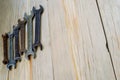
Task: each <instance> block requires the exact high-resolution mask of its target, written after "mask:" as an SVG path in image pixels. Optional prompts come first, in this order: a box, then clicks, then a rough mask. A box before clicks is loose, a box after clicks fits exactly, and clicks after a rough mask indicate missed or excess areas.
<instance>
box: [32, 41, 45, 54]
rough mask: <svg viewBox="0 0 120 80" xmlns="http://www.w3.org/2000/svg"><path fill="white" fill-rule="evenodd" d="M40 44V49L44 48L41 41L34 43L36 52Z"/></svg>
mask: <svg viewBox="0 0 120 80" xmlns="http://www.w3.org/2000/svg"><path fill="white" fill-rule="evenodd" d="M38 46H40V49H41V50H43V46H42V44H41V43H40V42H39V43H34V44H33V51H34V52H36V50H37V47H38Z"/></svg>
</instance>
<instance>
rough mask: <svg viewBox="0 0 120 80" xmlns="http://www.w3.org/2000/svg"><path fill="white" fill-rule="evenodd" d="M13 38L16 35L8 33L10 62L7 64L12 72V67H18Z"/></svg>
mask: <svg viewBox="0 0 120 80" xmlns="http://www.w3.org/2000/svg"><path fill="white" fill-rule="evenodd" d="M13 38H14V34H13V32H9V33H8V39H9V40H8V43H9V61H8V64H7V68H8V69H9V70H10V69H12V67H14V68H15V67H16V61H15V59H14V51H13Z"/></svg>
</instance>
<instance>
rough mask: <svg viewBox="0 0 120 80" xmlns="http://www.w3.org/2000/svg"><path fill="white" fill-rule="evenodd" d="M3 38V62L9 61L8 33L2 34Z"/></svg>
mask: <svg viewBox="0 0 120 80" xmlns="http://www.w3.org/2000/svg"><path fill="white" fill-rule="evenodd" d="M2 38H3V53H4V59H3V61H2V62H3V64H7V63H8V35H7V33H5V34H4V35H2Z"/></svg>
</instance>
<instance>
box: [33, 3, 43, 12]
mask: <svg viewBox="0 0 120 80" xmlns="http://www.w3.org/2000/svg"><path fill="white" fill-rule="evenodd" d="M32 11H33V13H34V14H42V13H43V11H44V9H43V7H42V6H41V5H40V8H39V9H36V8H35V7H33V9H32Z"/></svg>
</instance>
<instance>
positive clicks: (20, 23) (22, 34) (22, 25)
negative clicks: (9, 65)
mask: <svg viewBox="0 0 120 80" xmlns="http://www.w3.org/2000/svg"><path fill="white" fill-rule="evenodd" d="M25 24H26V20H23V21H21V20H20V19H18V26H19V27H20V37H21V47H20V54H21V55H22V54H23V53H24V52H26V48H25Z"/></svg>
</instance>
